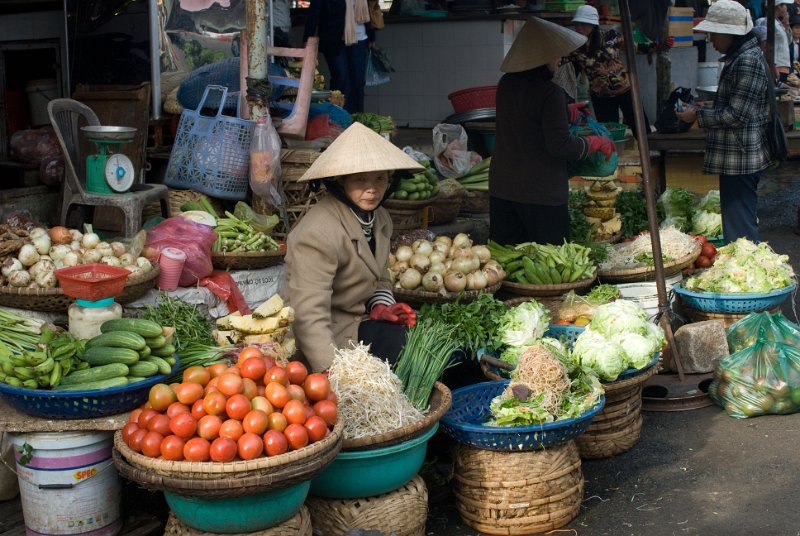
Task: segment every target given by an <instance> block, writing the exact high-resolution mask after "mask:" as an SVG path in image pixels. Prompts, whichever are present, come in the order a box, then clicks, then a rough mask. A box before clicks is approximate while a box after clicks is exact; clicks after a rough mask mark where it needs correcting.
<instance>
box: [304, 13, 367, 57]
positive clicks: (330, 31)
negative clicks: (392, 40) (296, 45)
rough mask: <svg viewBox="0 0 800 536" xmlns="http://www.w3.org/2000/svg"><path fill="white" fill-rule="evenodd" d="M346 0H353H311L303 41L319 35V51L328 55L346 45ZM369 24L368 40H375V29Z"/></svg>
mask: <svg viewBox="0 0 800 536" xmlns="http://www.w3.org/2000/svg"><path fill="white" fill-rule="evenodd" d="M345 1H352V0H311V3H310V4H309V6H308V14H307V15H306V16H307V18H306V25H305V29H304V30H303V42H305V41H306V40H307V39H308V38H309V37H314V36H315V35H316V36H318V37H319V51H320V52H322V53H323V54H324V55H325V56H326V57H329V56H335V55H336V54H338V53H339V51H340V50H341V49H342V47H344V37H343V35H344V17H345V13H346V12H347V4H345ZM366 26H367V40H368V41H370V42H372V41H374V40H375V30H373V29H371V28H370V25H369V23H366Z"/></svg>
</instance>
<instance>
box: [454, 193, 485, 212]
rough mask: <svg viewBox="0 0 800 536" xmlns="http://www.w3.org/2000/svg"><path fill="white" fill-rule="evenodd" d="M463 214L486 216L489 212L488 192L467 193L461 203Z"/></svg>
mask: <svg viewBox="0 0 800 536" xmlns="http://www.w3.org/2000/svg"><path fill="white" fill-rule="evenodd" d="M461 212H462V213H464V214H486V213H488V212H489V192H473V191H467V195H465V196H464V201H463V202H462V203H461Z"/></svg>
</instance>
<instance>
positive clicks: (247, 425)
mask: <svg viewBox="0 0 800 536" xmlns="http://www.w3.org/2000/svg"><path fill="white" fill-rule="evenodd" d="M268 426H269V416H268V415H267V414H266V413H264V412H263V411H261V410H260V409H254V410H251V411H250V412H249V413H248V414H247V415H245V417H244V419H243V420H242V429H243V430H244V431H245V432H249V433H253V434H258V435H262V434H263V433H264V432H266V431H267V427H268Z"/></svg>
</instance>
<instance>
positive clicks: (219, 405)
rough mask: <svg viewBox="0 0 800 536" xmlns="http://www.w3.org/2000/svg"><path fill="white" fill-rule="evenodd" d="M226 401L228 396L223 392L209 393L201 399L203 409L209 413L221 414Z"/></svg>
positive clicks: (223, 411)
mask: <svg viewBox="0 0 800 536" xmlns="http://www.w3.org/2000/svg"><path fill="white" fill-rule="evenodd" d="M227 402H228V398H227V397H226V396H225V395H224V394H222V393H209V394H207V395H206V396H205V398H204V399H203V410H205V412H206V413H207V414H209V415H222V414H223V413H225V404H227Z"/></svg>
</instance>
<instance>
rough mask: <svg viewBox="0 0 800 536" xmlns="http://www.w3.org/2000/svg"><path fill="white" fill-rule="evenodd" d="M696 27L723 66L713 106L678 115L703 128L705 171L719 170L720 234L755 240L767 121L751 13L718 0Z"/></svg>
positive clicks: (766, 79) (762, 65)
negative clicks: (715, 51)
mask: <svg viewBox="0 0 800 536" xmlns="http://www.w3.org/2000/svg"><path fill="white" fill-rule="evenodd" d="M694 29H695V30H697V31H701V32H708V33H709V34H710V40H711V44H712V45H713V46H714V48H715V49H717V51H719V52H721V53H722V54H724V56H723V58H722V60H723V61H724V62H725V66H724V67H723V69H722V74H721V75H720V79H719V86H718V89H717V95H716V97H715V98H714V105H713V107H712V108H701V109H699V110H693V109H689V110H686V111H684V112H681V113H677V112H676V114H677V115H678V117H679V118H680V119H681V120H682V121H685V122H687V123H689V124H691V123H694V122H695V121H697V124H698V125H699V126H700V128H705V129H708V133H707V134H706V151H705V155H704V157H703V172H704V173H719V198H720V206H721V209H722V234H723V236H724V237H725V242H733V241H734V240H736V239H737V238H740V237H745V238H747V239H749V240H751V241H753V242H758V239H759V237H758V219H757V218H756V206H757V203H758V195H757V193H756V192H757V190H758V182H759V180H760V178H761V173H762V172H763V171H764V169H766V168H767V167H768V166H769V164H770V159H771V156H770V153H769V148H768V145H767V141H766V138H765V134H766V131H765V127H766V123H767V121H768V120H769V100H768V96H767V84H771V83H772V81H771V80H770V78H771V77H770V76H769V75H768V74H767V63H766V61H765V60H764V57H763V55H762V54H761V49H760V48H759V46H758V39H757V38H756V36H755V35H754V34H753V32H752V29H753V22H752V20H751V19H750V14H749V13H748V12H747V10H746V9H745V8H744V7H742V5H741V4H739V3H738V2H734V1H733V0H717V2H715V3H713V4H711V7H709V8H708V13H707V14H706V18H705V20H704V21H703V22H701V23H700V24H698V25H697V26H695V27H694Z"/></svg>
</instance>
